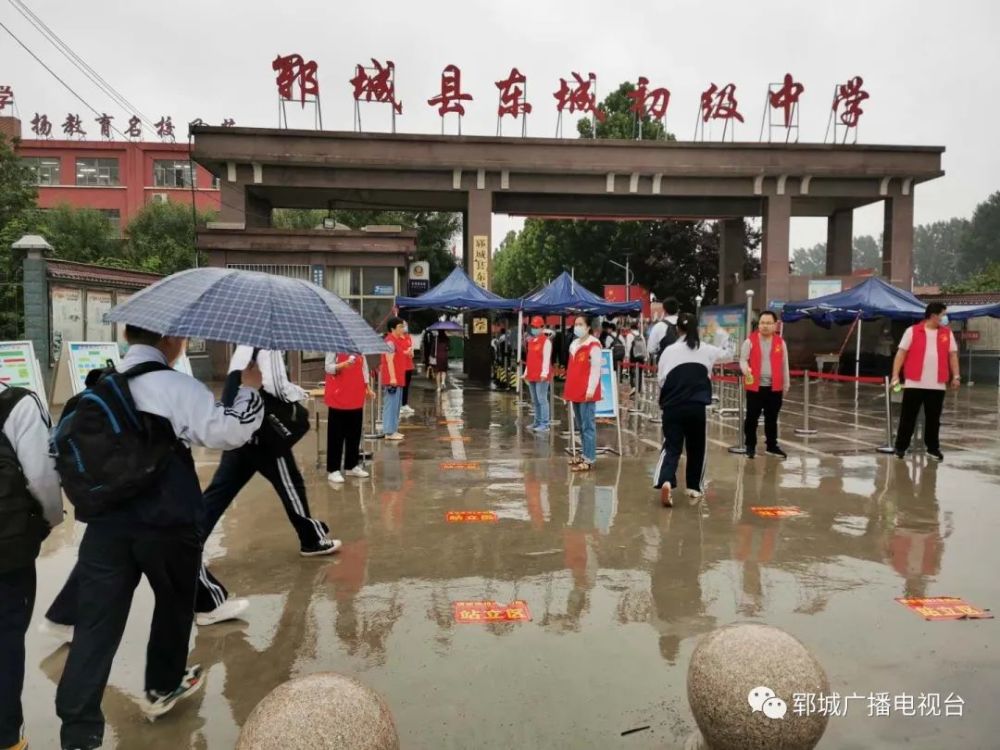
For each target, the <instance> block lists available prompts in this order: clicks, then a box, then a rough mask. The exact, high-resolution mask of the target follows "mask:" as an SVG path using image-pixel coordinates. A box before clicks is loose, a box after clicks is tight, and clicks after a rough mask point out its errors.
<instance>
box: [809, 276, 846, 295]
mask: <svg viewBox="0 0 1000 750" xmlns="http://www.w3.org/2000/svg"><path fill="white" fill-rule="evenodd" d="M842 291H844V282H843V281H841V280H840V279H809V297H808V298H807V299H816V298H817V297H824V296H826V295H827V294H839V293H840V292H842Z"/></svg>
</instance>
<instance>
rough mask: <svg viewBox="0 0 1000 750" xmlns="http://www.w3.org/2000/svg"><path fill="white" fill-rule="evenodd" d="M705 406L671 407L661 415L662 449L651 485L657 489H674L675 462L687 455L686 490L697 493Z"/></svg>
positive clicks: (701, 475)
mask: <svg viewBox="0 0 1000 750" xmlns="http://www.w3.org/2000/svg"><path fill="white" fill-rule="evenodd" d="M706 442H707V437H706V420H705V406H703V405H702V404H688V405H685V406H674V407H671V408H670V409H665V410H664V412H663V450H661V451H660V461H659V463H657V465H656V479H655V481H654V483H653V486H654V487H656V489H659V488H660V487H662V486H663V485H665V484H669V485H670V486H671V487H676V486H677V463H678V462H679V461H680V458H681V452H682V451H686V452H687V467H686V471H685V475H686V477H685V478H686V480H687V488H688V489H689V490H697V491H699V492H701V489H702V487H701V483H702V481H703V480H704V478H705V465H706V461H705V459H706V452H705V446H706Z"/></svg>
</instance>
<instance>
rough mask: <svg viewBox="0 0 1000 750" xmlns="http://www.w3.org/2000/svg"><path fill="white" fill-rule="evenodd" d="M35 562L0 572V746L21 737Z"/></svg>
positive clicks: (33, 606) (16, 741) (33, 602)
mask: <svg viewBox="0 0 1000 750" xmlns="http://www.w3.org/2000/svg"><path fill="white" fill-rule="evenodd" d="M35 582H36V580H35V564H34V562H32V563H31V565H27V566H25V567H23V568H16V569H14V570H10V571H8V572H6V573H0V747H13V746H14V745H16V744H17V743H18V740H20V739H21V725H22V724H23V723H24V714H23V713H22V712H21V691H22V689H23V688H24V634H25V633H26V632H28V623H29V622H30V621H31V612H32V610H33V609H34V608H35Z"/></svg>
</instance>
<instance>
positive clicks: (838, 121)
mask: <svg viewBox="0 0 1000 750" xmlns="http://www.w3.org/2000/svg"><path fill="white" fill-rule="evenodd" d="M370 63H371V64H370V65H367V64H363V63H360V62H359V63H356V64H355V66H354V75H353V76H352V77H351V78H349V79H348V80H347V83H348V85H349V86H350V91H351V96H352V98H353V100H354V108H355V127H356V129H358V130H360V129H361V111H360V108H359V107H360V105H361V104H362V103H364V104H387V105H389V111H390V112H391V114H392V121H393V132H395V118H396V116H397V115H402V114H403V101H402V99H401V98H400V96H399V94H398V91H397V88H396V65H395V63H394V62H393V61H392V60H385V61H384V62H383V61H380V60H378V59H377V58H374V57H373V58H370ZM271 68H272V70H273V71H274V73H275V78H274V85H275V87H276V89H277V93H278V99H279V102H280V103H281V104H282V112H283V111H284V109H283V108H284V104H285V103H286V102H298V103H299V104H300V105H301V106H302V107H304V106H305V105H306V103H314V104H315V105H316V112H317V124H318V126H319V127H322V119H321V117H320V115H319V93H320V82H319V65H318V63H317V62H316V61H315V60H307V59H306V58H305V57H303V56H302V55H300V54H298V53H292V54H287V55H278V56H276V57H275V58H274V59H273V60H272V61H271ZM479 83H480V81H475V82H474V84H473V86H471V87H470V86H468V85H467V82H466V81H464V80H463V75H462V70H461V68H460V67H459V66H458V65H454V64H449V65H446V66H445V67H444V68H443V69H442V70H441V74H440V78H439V83H438V89H437V91H436V92H434V93H433V95H432V96H430V97H429V98H427V99H426V100H425V101H426V103H427V106H429V107H432V108H434V110H435V111H436V113H437V114H438V116H440V117H441V118H442V129H443V118H444V117H445V116H447V115H449V114H454V115H457V116H458V130H459V133H461V127H462V125H461V120H462V117H463V116H464V115H465V114H466V113H467V108H468V106H469V105H471V104H472V103H473V102H475V101H476V97H475V94H474V89H475V88H476V85H477V84H479ZM658 83H659V82H658ZM493 85H494V86H495V87H496V89H497V110H496V112H497V134H501V127H502V123H503V120H504V119H505V118H511V119H514V120H520V121H521V133H522V135H526V125H525V122H526V118H527V115H529V114H531V113H532V111H533V109H534V107H533V105H532V104H531V102H529V100H528V76H527V75H526V74H525V73H524V72H522V71H521V70H520V69H519V68H517V67H511V68H510V69H509V72H508V73H507V74H506V75H505V76H504V77H502V78H500V79H499V80H494V81H493ZM549 90H550V91H551V89H549ZM805 91H806V87H805V85H804V84H803V83H801V82H800V81H797V80H796V79H795V77H794V76H793V75H792V74H791V73H786V74H785V75H784V77H783V79H782V80H781V81H780V82H777V83H771V84H769V85H768V88H767V95H766V98H765V102H764V109H765V113H764V121H765V122H766V123H767V124H768V129H769V130H770V128H783V129H784V132H787V133H790V132H792V131H793V130H794V131H795V133H796V136H795V138H796V140H797V139H798V135H797V131H798V120H799V117H798V113H799V107H800V106H801V104H802V101H803V94H804V93H805ZM623 93H624V95H625V96H626V98H627V99H628V102H629V106H628V112H629V114H631V116H632V121H633V123H634V128H633V136H634V137H639V138H641V137H642V136H643V124H644V123H648V122H650V121H660V122H661V123H662V122H663V121H664V120H665V118H666V116H667V110H668V109H669V108H671V105H673V106H674V108H676V102H673V101H672V99H671V92H670V89H669V88H667V87H665V86H662V85H655V84H653V83H651V79H650V78H648V77H646V76H638V77H637V78H636V83H635V84H634V85H633V86H630V87H628V88H627V89H626V90H625V91H624V92H623ZM552 98H553V99H554V100H555V111H556V113H557V115H558V119H559V123H560V124H559V126H557V133H558V132H561V121H562V115H563V114H564V113H565V114H571V115H572V114H577V113H580V114H583V115H586V116H589V117H591V118H593V121H594V124H595V125H596V124H598V123H603V122H605V121H606V119H607V115H608V113H607V111H606V110H605V108H604V105H603V104H602V103H600V101H599V100H598V90H597V75H596V74H595V73H593V72H588V73H586V74H584V73H580V72H578V71H571V72H570V75H569V76H568V77H565V78H563V77H560V78H559V79H558V85H557V87H556V89H555V90H554V91H553V92H552ZM869 98H870V95H869V93H868V91H866V90H865V88H864V79H863V78H862V77H861V76H853V77H851V78H848V79H847V80H846V81H843V82H841V83H838V84H837V85H836V86H834V90H833V97H832V101H831V100H828V101H831V108H830V110H828V111H829V112H830V122H829V124H828V126H827V136H828V135H829V131H830V129H831V126H832V129H833V136H834V141H835V142H836V141H837V140H838V139H839V134H840V133H843V134H844V141H845V142H846V138H847V134H848V133H852V134H854V136H855V138H856V137H857V136H856V134H857V128H858V125H859V123H860V121H861V117H862V115H863V114H864V113H865V109H864V107H863V106H862V105H863V104H864V103H865V102H866V101H867V100H868V99H869ZM13 105H14V92H13V89H12V87H11V86H9V85H0V113H3V112H5V111H6V110H7V109H9V108H13ZM744 115H745V111H744V110H743V109H742V108H741V105H740V101H739V98H738V97H737V85H736V84H735V83H734V82H728V83H725V84H718V83H715V82H710V83H709V84H708V86H707V87H706V88H705V89H703V90H702V92H701V96H700V99H699V101H698V117H697V120H696V122H697V126H696V129H695V139H696V140H697V139H699V138H701V139H704V138H706V137H707V136H708V131H707V129H708V128H710V127H711V126H712V125H717V126H721V128H722V137H723V139H725V137H726V135H727V134H729V135H730V137H732V138H735V136H734V135H733V133H734V131H735V125H736V123H744V122H745V116H744ZM127 118H128V119H127V123H128V124H127V125H125V126H119V127H121V128H122V129H121V130H119V129H118V128H116V127H115V126H114V125H113V120H114V119H115V116H114V115H111V114H108V113H107V112H104V113H101V114H100V116H98V117H97V118H95V120H94V122H96V123H97V125H98V128H99V130H98V132H99V137H100V138H102V139H105V140H111V139H112V138H113V137H114V136H113V133H117V134H119V135H120V136H123V137H125V138H127V139H130V140H138V139H140V138H142V135H143V127H142V123H143V122H145V123H146V124H147V126H149V127H150V129H152V130H153V131H154V132H155V133H156V136H157V137H158V138H160V139H161V140H163V141H171V142H172V141H174V140H175V137H176V134H175V128H174V124H173V120H172V118H171V117H169V116H166V115H164V116H161V117H160V119H159V120H158V121H157V122H156V123H155V124H152V121H151V120H143V119H142V118H140V116H139V115H137V114H135V113H129V114H128V115H127ZM121 121H122V122H124V121H125V120H124V116H123V117H122V119H121ZM29 122H30V128H31V132H32V133H34V135H35V136H36V137H38V138H52V137H53V132H52V131H53V124H54V123H53V122H52V121H51V120H49V118H48V116H47V115H46V114H44V113H39V112H35V113H34V116H33V117H32V118H31V119H30V121H29ZM279 122H280V120H279ZM58 123H59V121H58V120H56V124H57V127H59V125H58ZM284 123H285V126H287V124H288V121H287V116H286V117H285V120H284ZM189 124H190V125H191V126H192V127H195V126H202V125H204V124H205V123H204V122H203V121H202V120H201V119H197V120H194V121H192V122H191V123H189ZM221 124H222V126H223V127H233V126H235V124H236V121H235V120H234V119H232V118H225V119H224V120H223V121H222V123H221ZM763 130H764V126H763V125H762V133H761V138H763ZM61 132H62V136H63V137H66V138H74V137H78V138H85V137H86V135H87V130H86V129H85V127H84V121H83V119H82V118H81V117H80V115H79V114H78V113H70V114H67V115H66V119H65V120H63V121H62V123H61ZM442 132H443V130H442ZM768 139H769V140H770V133H769V134H768ZM786 139H787V138H786ZM824 140H826V138H824Z"/></svg>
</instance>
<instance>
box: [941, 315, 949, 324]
mask: <svg viewBox="0 0 1000 750" xmlns="http://www.w3.org/2000/svg"><path fill="white" fill-rule="evenodd" d="M941 325H943V326H946V325H948V313H945V314H944V315H942V316H941Z"/></svg>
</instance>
